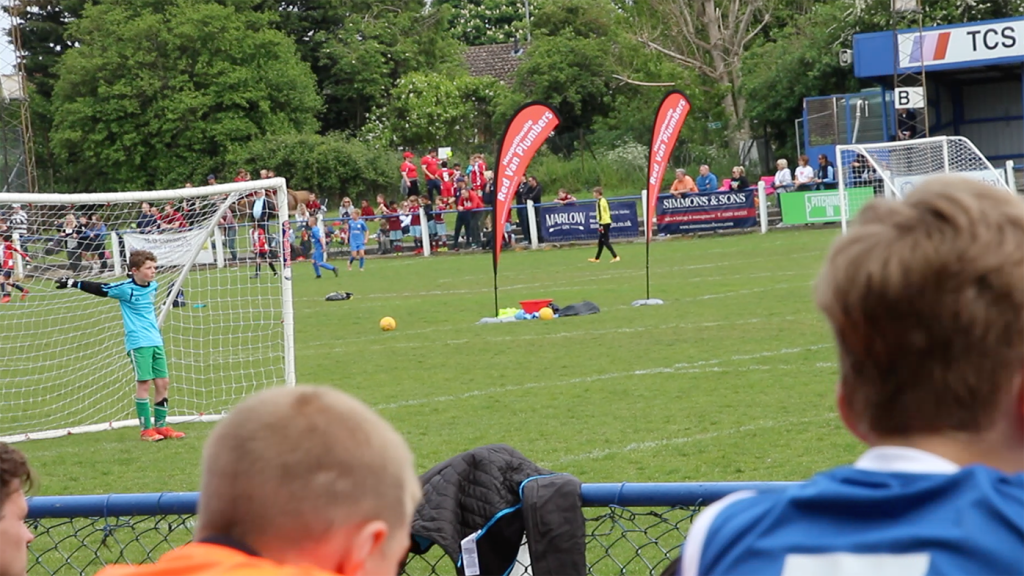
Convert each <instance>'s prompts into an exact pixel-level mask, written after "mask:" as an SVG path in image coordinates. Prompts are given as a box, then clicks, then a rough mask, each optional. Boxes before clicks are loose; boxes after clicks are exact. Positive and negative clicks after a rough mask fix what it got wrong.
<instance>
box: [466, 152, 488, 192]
mask: <svg viewBox="0 0 1024 576" xmlns="http://www.w3.org/2000/svg"><path fill="white" fill-rule="evenodd" d="M486 173H487V163H486V162H484V155H483V154H476V155H474V156H473V161H472V163H471V170H470V172H469V182H470V185H471V188H472V191H473V192H476V193H477V194H482V193H483V191H484V187H486V186H487V177H486Z"/></svg>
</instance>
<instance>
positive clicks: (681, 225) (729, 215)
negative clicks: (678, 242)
mask: <svg viewBox="0 0 1024 576" xmlns="http://www.w3.org/2000/svg"><path fill="white" fill-rule="evenodd" d="M754 194H756V192H755V191H754V190H747V191H745V192H732V191H728V190H726V191H722V192H706V193H701V194H686V195H684V196H682V197H681V198H676V197H675V196H672V195H671V194H670V195H666V196H663V197H660V198H658V210H657V216H658V220H657V224H658V233H659V234H693V233H695V232H709V231H713V230H732V229H737V228H752V227H754V226H757V209H756V208H755V207H754Z"/></svg>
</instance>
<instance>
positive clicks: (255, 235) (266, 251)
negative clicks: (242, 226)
mask: <svg viewBox="0 0 1024 576" xmlns="http://www.w3.org/2000/svg"><path fill="white" fill-rule="evenodd" d="M249 240H250V241H251V242H252V252H253V254H255V255H256V273H255V274H253V275H252V278H259V277H260V263H261V262H262V261H263V260H266V261H267V265H268V266H270V271H271V272H273V273H274V278H277V268H275V267H274V261H273V260H271V259H270V245H269V244H267V233H266V232H264V231H263V228H260V227H259V225H257V224H253V226H252V230H250V231H249Z"/></svg>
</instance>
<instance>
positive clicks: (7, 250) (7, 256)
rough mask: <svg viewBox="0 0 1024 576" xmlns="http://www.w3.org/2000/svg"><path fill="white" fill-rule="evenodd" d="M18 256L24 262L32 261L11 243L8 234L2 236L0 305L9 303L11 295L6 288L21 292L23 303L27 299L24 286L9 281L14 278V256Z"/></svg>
mask: <svg viewBox="0 0 1024 576" xmlns="http://www.w3.org/2000/svg"><path fill="white" fill-rule="evenodd" d="M15 254H19V255H21V257H22V258H24V259H25V261H26V262H31V261H32V259H31V258H29V257H28V254H25V253H24V252H22V251H21V250H20V249H19V248H18V247H17V246H15V245H14V242H12V241H11V235H10V234H4V235H3V244H2V245H0V270H2V271H3V272H2V274H3V275H2V276H0V303H3V304H6V303H8V302H10V301H11V293H10V291H9V290H8V288H7V287H8V286H10V287H11V288H14V289H15V290H17V291H18V292H21V299H22V301H24V300H25V299H26V298H28V290H26V289H25V287H24V286H22V285H21V284H18V283H17V282H15V281H14V280H12V279H11V277H12V276H14V264H15V261H14V255H15Z"/></svg>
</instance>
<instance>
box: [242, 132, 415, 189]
mask: <svg viewBox="0 0 1024 576" xmlns="http://www.w3.org/2000/svg"><path fill="white" fill-rule="evenodd" d="M400 162H401V159H400V158H399V157H398V154H397V153H396V152H389V151H387V150H383V149H380V148H377V147H375V146H373V145H370V144H367V143H365V142H362V141H360V140H356V139H355V138H351V137H349V136H346V135H344V134H339V133H336V132H335V133H331V134H327V135H326V136H321V135H318V134H286V135H281V136H273V137H267V138H261V139H259V140H254V141H252V142H251V143H250V144H249V145H247V146H245V147H243V148H239V149H237V150H235V151H234V152H233V153H232V154H231V157H230V166H232V167H236V166H237V167H247V168H255V167H262V166H273V167H274V170H275V171H276V172H277V173H278V175H280V176H284V177H285V178H287V179H288V187H289V188H292V189H297V190H312V191H314V192H316V193H318V194H322V195H326V196H330V197H338V196H341V195H346V196H351V197H354V198H355V197H358V198H364V199H372V198H373V196H374V195H376V194H378V193H385V194H387V193H389V192H391V191H392V190H396V189H397V186H398V184H397V183H398V165H399V164H400Z"/></svg>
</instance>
